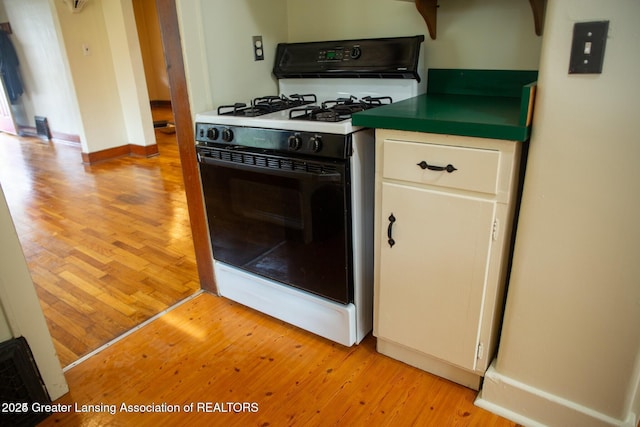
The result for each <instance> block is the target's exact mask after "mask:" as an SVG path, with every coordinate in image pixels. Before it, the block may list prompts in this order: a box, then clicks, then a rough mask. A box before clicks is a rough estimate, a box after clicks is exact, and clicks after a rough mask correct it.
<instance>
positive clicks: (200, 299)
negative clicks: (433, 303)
mask: <svg viewBox="0 0 640 427" xmlns="http://www.w3.org/2000/svg"><path fill="white" fill-rule="evenodd" d="M66 377H67V380H68V382H69V385H70V389H71V392H70V393H69V394H67V395H65V396H63V398H61V399H60V400H58V402H57V403H64V404H71V405H76V404H77V405H78V408H80V409H81V408H82V406H83V405H103V407H105V406H104V405H116V406H115V415H111V414H110V413H109V412H102V413H78V412H75V410H72V411H71V412H70V413H59V414H54V415H52V416H50V417H49V418H48V419H47V420H45V421H44V422H43V423H41V426H53V425H73V426H103V425H110V426H130V425H135V426H159V425H167V426H169V425H170V426H174V425H190V426H205V425H206V426H272V427H275V426H371V427H373V426H375V427H379V426H394V427H395V426H399V427H403V426H438V427H440V426H446V427H448V426H482V427H487V426H494V427H502V426H505V427H506V426H511V427H513V426H515V425H516V424H514V423H512V422H509V421H507V420H505V419H503V418H500V417H498V416H496V415H494V414H491V413H489V412H487V411H485V410H483V409H481V408H478V407H475V406H474V405H473V400H474V398H475V396H476V393H475V392H474V391H472V390H470V389H467V388H465V387H462V386H458V385H456V384H453V383H451V382H449V381H446V380H443V379H440V378H438V377H435V376H433V375H430V374H428V373H426V372H423V371H420V370H418V369H416V368H413V367H410V366H408V365H405V364H403V363H401V362H398V361H395V360H393V359H390V358H388V357H386V356H382V355H380V354H379V353H376V351H375V339H374V338H373V337H372V336H371V335H369V336H368V337H367V338H366V339H365V340H364V341H363V343H361V344H360V345H358V346H354V347H351V348H347V347H343V346H341V345H339V344H335V343H332V342H330V341H327V340H325V339H323V338H320V337H317V336H315V335H312V334H310V333H307V332H305V331H302V330H300V329H298V328H295V327H293V326H290V325H287V324H285V323H283V322H281V321H278V320H275V319H273V318H270V317H268V316H266V315H264V314H262V313H258V312H256V311H253V310H251V309H248V308H246V307H243V306H240V305H238V304H236V303H233V302H230V301H228V300H225V299H223V298H219V297H215V296H212V295H209V294H206V293H205V294H202V295H199V296H197V297H195V298H194V299H192V300H190V301H189V302H187V303H185V304H183V305H181V306H179V307H177V308H176V309H174V310H172V311H170V312H169V313H166V314H164V315H163V316H161V317H159V318H158V319H156V320H154V321H153V322H151V323H150V324H148V325H146V326H144V327H143V328H141V329H139V330H138V331H136V332H134V333H133V334H131V335H129V336H127V337H126V338H124V339H123V340H121V341H119V342H117V343H116V344H114V345H112V346H110V347H108V348H107V349H106V350H103V351H102V352H100V353H98V354H97V355H95V356H93V357H91V358H89V359H88V360H86V361H84V362H82V363H80V364H79V365H77V366H75V367H73V368H72V369H70V370H69V371H67V373H66ZM229 402H231V403H235V404H238V405H239V406H236V408H237V409H238V410H241V409H242V404H243V403H245V404H248V405H251V404H254V405H257V407H256V406H254V407H253V409H255V410H256V411H255V412H251V411H244V412H242V411H241V412H237V413H236V412H233V408H234V406H231V407H229V406H228V405H229ZM123 403H124V404H125V405H148V404H152V403H153V404H156V405H163V404H164V405H178V407H179V411H180V412H179V413H174V414H171V413H126V412H122V411H121V405H122V404H123ZM191 403H193V404H194V412H192V413H187V412H185V410H184V406H185V405H190V404H191ZM199 403H200V404H201V405H205V404H207V403H209V404H210V405H211V406H210V408H211V409H212V410H214V409H215V408H216V406H215V404H216V403H217V404H218V405H219V406H218V409H219V411H218V412H202V411H201V412H197V408H198V404H199ZM107 407H108V406H107ZM202 408H206V407H205V406H202ZM229 408H231V409H229ZM249 408H251V406H249ZM220 409H223V410H224V411H226V412H222V411H220ZM107 411H108V409H107Z"/></svg>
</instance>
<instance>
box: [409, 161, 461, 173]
mask: <svg viewBox="0 0 640 427" xmlns="http://www.w3.org/2000/svg"><path fill="white" fill-rule="evenodd" d="M418 166H420V167H421V168H422V169H429V170H430V171H447V172H449V173H451V172H453V171H457V170H458V169H457V168H456V167H455V166H453V165H452V164H448V165H447V166H434V165H430V164H429V163H427V162H425V161H424V160H423V161H421V162H420V163H418Z"/></svg>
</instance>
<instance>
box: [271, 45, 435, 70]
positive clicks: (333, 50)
mask: <svg viewBox="0 0 640 427" xmlns="http://www.w3.org/2000/svg"><path fill="white" fill-rule="evenodd" d="M423 41H424V36H423V35H419V36H413V37H394V38H378V39H357V40H336V41H323V42H307V43H280V44H278V47H277V49H276V60H275V65H274V67H273V74H274V75H275V76H276V77H277V78H279V79H282V78H323V77H324V78H337V77H340V78H344V77H346V78H383V79H415V80H417V81H420V76H419V75H418V58H419V56H420V44H421V43H422V42H423Z"/></svg>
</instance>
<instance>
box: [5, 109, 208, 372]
mask: <svg viewBox="0 0 640 427" xmlns="http://www.w3.org/2000/svg"><path fill="white" fill-rule="evenodd" d="M167 118H168V119H170V118H171V110H170V109H154V120H160V119H167ZM156 136H157V142H158V146H159V151H160V155H159V156H156V157H151V158H136V157H123V158H119V159H114V160H110V161H106V162H103V163H100V164H95V165H91V166H86V165H83V164H82V161H81V154H80V147H79V146H76V145H73V144H65V143H58V142H56V143H53V142H47V141H41V140H40V139H37V138H18V137H13V136H10V135H6V134H1V133H0V184H2V188H3V190H4V193H5V196H6V198H7V202H8V204H9V209H10V211H11V216H12V218H13V221H14V223H15V225H16V229H17V233H18V237H19V239H20V242H21V244H22V247H23V250H24V252H25V256H26V259H27V263H28V265H29V269H30V271H31V275H32V277H33V281H34V283H35V286H36V291H37V293H38V296H39V298H40V302H41V305H42V308H43V311H44V314H45V317H46V319H47V323H48V326H49V330H50V331H51V335H52V336H53V340H54V345H55V347H56V350H57V352H58V356H59V358H60V362H61V364H62V365H63V366H67V365H68V364H70V363H71V362H74V361H75V360H77V359H78V358H80V357H81V356H83V355H85V354H87V353H89V352H91V351H92V350H94V349H96V348H98V347H100V346H101V345H103V344H105V343H106V342H108V341H110V340H112V339H113V338H115V337H117V336H119V335H120V334H122V333H123V332H125V331H128V330H129V329H131V328H132V327H134V326H137V325H138V324H140V323H141V322H143V321H144V320H146V319H148V318H150V317H152V316H153V315H155V314H157V313H159V312H161V311H162V310H164V309H166V308H167V307H170V306H172V305H173V304H175V303H176V302H177V301H180V300H182V299H183V298H185V297H187V296H189V295H191V294H193V293H194V292H196V291H197V290H198V289H199V283H198V277H197V272H196V266H195V255H194V250H193V243H192V239H191V230H190V226H189V216H188V212H187V206H186V199H185V195H184V189H183V181H182V171H181V167H180V160H179V156H178V147H177V143H176V141H175V136H174V135H167V134H164V133H162V132H160V131H158V130H156Z"/></svg>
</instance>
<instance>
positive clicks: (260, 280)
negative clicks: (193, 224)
mask: <svg viewBox="0 0 640 427" xmlns="http://www.w3.org/2000/svg"><path fill="white" fill-rule="evenodd" d="M423 40H424V38H423V37H422V36H416V37H401V38H390V39H365V40H349V41H331V42H314V43H293V44H281V45H279V46H278V50H277V52H276V63H275V66H274V74H275V75H276V77H278V79H279V80H278V82H279V91H280V95H278V96H266V97H260V98H256V99H254V100H251V101H250V102H248V103H237V104H234V105H230V106H221V107H219V108H218V109H217V110H215V111H210V112H204V113H200V114H198V115H197V116H196V142H197V145H196V150H197V154H198V160H199V165H200V174H201V178H202V183H203V195H204V199H205V207H206V210H207V218H208V222H209V229H210V234H211V242H212V249H213V256H214V260H215V264H214V265H215V273H216V281H217V284H218V289H219V292H220V294H221V295H222V296H224V297H226V298H229V299H231V300H234V301H237V302H239V303H241V304H244V305H246V306H249V307H252V308H254V309H256V310H259V311H261V312H264V313H266V314H269V315H271V316H273V317H276V318H278V319H281V320H284V321H286V322H288V323H291V324H293V325H296V326H298V327H301V328H303V329H306V330H308V331H310V332H313V333H315V334H318V335H320V336H323V337H325V338H328V339H330V340H333V341H336V342H338V343H340V344H343V345H346V346H350V345H353V344H355V343H359V342H360V341H361V340H362V339H363V338H364V336H365V335H366V334H367V333H368V332H369V331H370V330H371V328H372V313H373V295H372V294H373V277H372V275H373V192H374V190H373V185H374V135H373V130H371V129H363V128H361V127H356V126H353V125H352V123H351V119H350V117H351V114H352V113H354V112H358V111H362V110H364V109H368V108H375V107H376V106H379V105H384V104H387V103H390V102H392V101H398V100H402V99H406V98H409V97H412V96H416V95H418V94H420V93H421V92H422V91H423V89H424V88H423V87H422V86H421V84H420V83H419V81H420V79H419V76H418V73H417V66H418V56H419V51H420V44H421V42H422V41H423Z"/></svg>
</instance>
